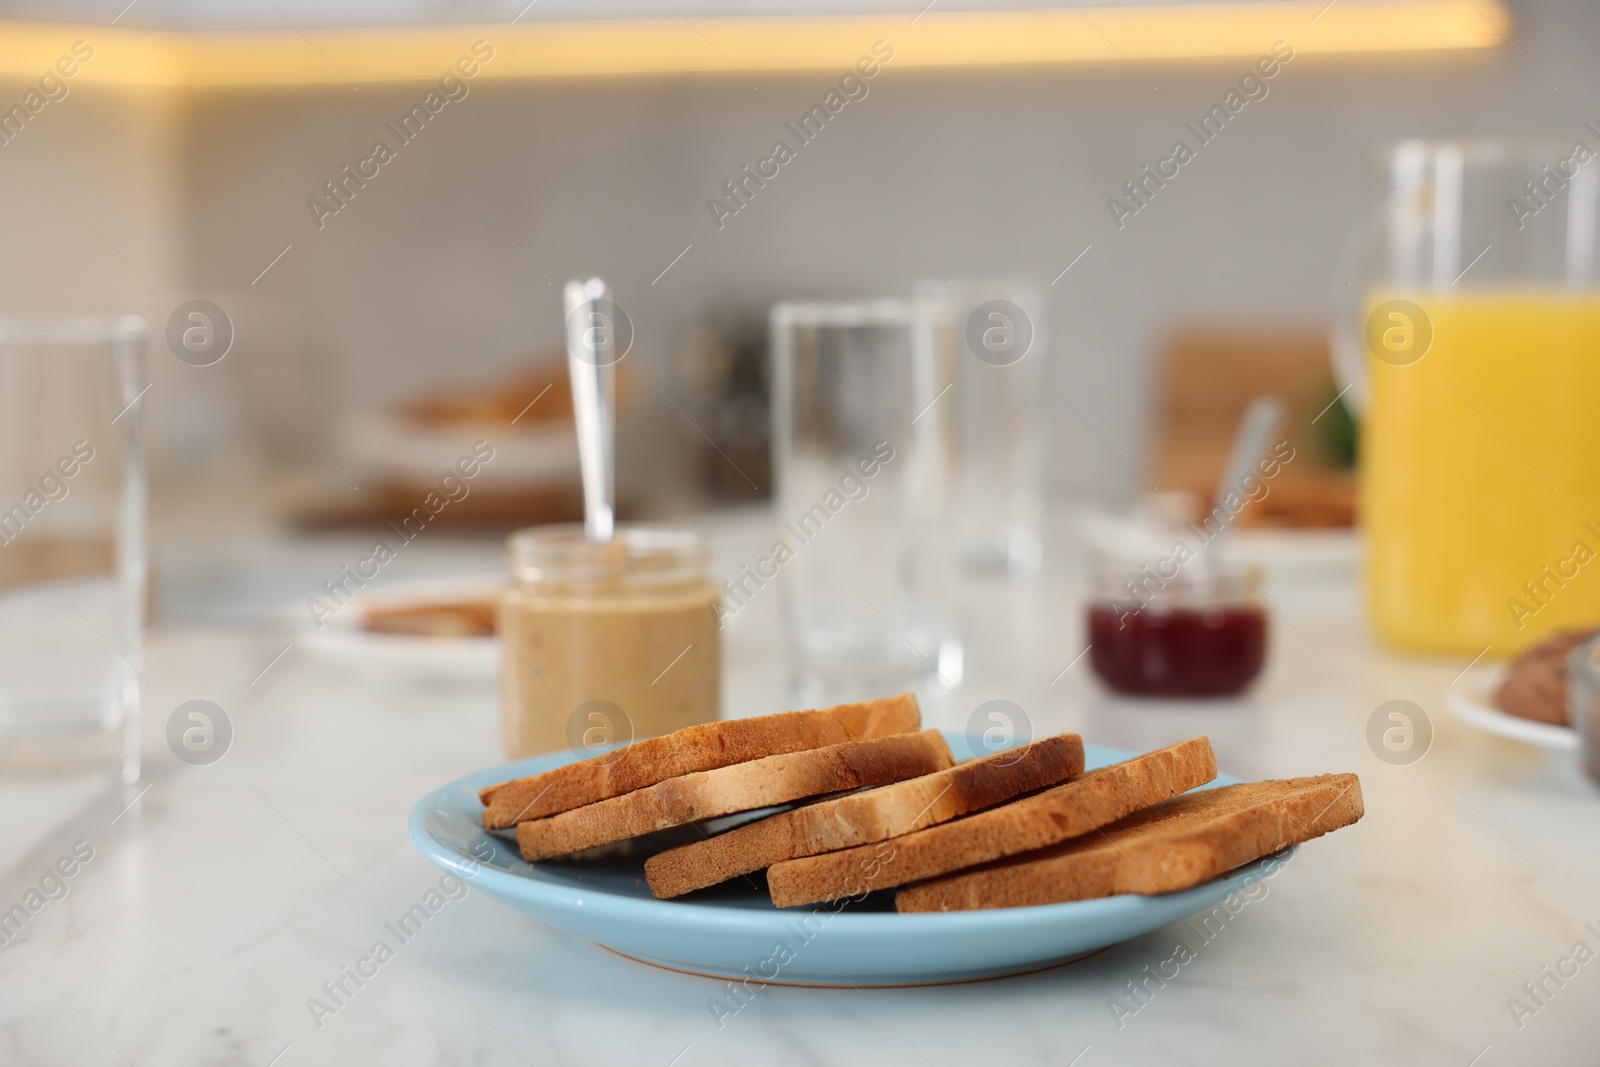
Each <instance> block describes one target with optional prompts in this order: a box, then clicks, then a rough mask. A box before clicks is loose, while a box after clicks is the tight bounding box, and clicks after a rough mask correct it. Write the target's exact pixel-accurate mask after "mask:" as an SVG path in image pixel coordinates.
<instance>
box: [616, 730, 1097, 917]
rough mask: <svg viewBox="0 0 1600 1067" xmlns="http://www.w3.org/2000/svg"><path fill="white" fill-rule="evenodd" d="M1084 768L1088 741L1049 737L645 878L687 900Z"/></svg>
mask: <svg viewBox="0 0 1600 1067" xmlns="http://www.w3.org/2000/svg"><path fill="white" fill-rule="evenodd" d="M1082 770H1083V740H1082V739H1081V738H1079V737H1078V735H1077V734H1062V735H1060V736H1058V737H1047V738H1043V739H1042V740H1039V741H1035V742H1033V743H1032V744H1029V745H1025V746H1022V747H1021V748H1014V749H1008V750H1006V751H1004V752H998V753H995V754H994V755H992V756H986V757H984V758H983V759H974V760H968V761H967V762H965V763H958V764H956V765H955V766H954V767H950V768H947V769H946V770H942V771H935V772H934V773H932V774H925V775H923V776H922V777H920V778H912V779H909V780H907V781H903V782H897V783H895V784H894V785H885V786H880V787H879V788H877V789H869V790H867V791H865V792H862V793H855V794H852V795H850V796H845V797H839V798H837V799H835V800H823V801H819V802H817V803H815V804H808V805H806V806H804V807H801V808H796V809H795V810H793V811H786V812H783V813H781V814H778V815H773V816H771V817H770V818H766V819H762V820H760V821H759V822H753V823H747V824H746V825H744V826H740V827H738V828H736V829H733V830H729V831H728V832H727V833H723V834H718V835H717V836H716V837H711V838H707V839H706V840H704V841H696V842H694V843H693V844H689V845H684V846H683V847H681V848H674V849H669V850H668V851H666V852H662V853H659V854H657V855H655V856H652V857H650V859H649V860H647V861H646V862H645V865H644V873H645V878H646V879H648V880H649V883H650V889H651V892H653V893H655V895H656V896H657V897H659V898H660V899H663V900H665V899H667V898H669V897H676V896H682V895H683V894H684V893H688V892H692V891H693V890H696V889H704V888H705V887H706V886H710V885H716V884H717V883H718V882H724V881H727V880H728V879H729V878H735V877H737V876H739V875H741V874H749V873H750V872H751V871H758V870H760V869H761V868H763V867H769V866H771V865H772V864H774V863H777V862H779V861H780V860H787V859H794V858H796V857H800V856H813V855H816V854H817V853H819V852H831V851H834V850H835V849H841V848H849V847H850V846H852V845H861V844H866V843H869V842H873V841H882V840H884V839H886V838H891V837H899V836H901V835H902V834H907V833H910V832H911V831H913V830H919V829H922V828H923V827H926V826H933V825H936V824H938V823H942V822H948V821H949V820H951V819H954V818H956V817H957V816H960V815H965V814H967V813H968V812H971V811H977V810H978V809H980V808H987V807H990V806H991V805H994V804H999V803H1001V802H1003V801H1006V800H1010V799H1011V798H1012V797H1015V796H1020V795H1021V794H1023V793H1030V792H1032V791H1033V790H1035V789H1041V788H1043V787H1045V786H1049V785H1054V784H1056V783H1057V782H1061V781H1064V780H1065V779H1067V778H1069V777H1071V776H1072V775H1074V774H1078V773H1079V772H1081V771H1082Z"/></svg>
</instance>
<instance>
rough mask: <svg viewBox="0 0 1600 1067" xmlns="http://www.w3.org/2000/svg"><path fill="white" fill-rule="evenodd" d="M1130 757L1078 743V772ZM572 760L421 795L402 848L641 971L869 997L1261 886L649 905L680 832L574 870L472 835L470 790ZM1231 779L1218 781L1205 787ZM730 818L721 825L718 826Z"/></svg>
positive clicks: (1055, 952)
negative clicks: (1055, 897) (975, 898)
mask: <svg viewBox="0 0 1600 1067" xmlns="http://www.w3.org/2000/svg"><path fill="white" fill-rule="evenodd" d="M945 736H946V737H947V739H948V740H949V742H950V748H951V750H952V751H953V752H954V753H955V755H956V756H957V758H961V759H965V758H967V757H970V756H971V755H972V754H973V747H972V745H971V744H970V743H969V740H968V739H967V738H966V737H964V736H961V735H958V734H946V735H945ZM1134 755H1136V753H1133V752H1128V751H1124V750H1123V749H1117V748H1107V747H1104V746H1101V745H1087V746H1085V756H1086V762H1087V764H1088V766H1090V767H1100V766H1104V765H1105V764H1108V763H1116V762H1117V761H1119V760H1124V759H1128V758H1130V757H1132V756H1134ZM575 759H576V757H575V756H573V755H571V754H569V753H552V754H549V755H545V756H537V757H534V758H533V759H526V760H521V761H519V762H517V763H508V764H505V765H503V766H500V767H494V768H491V769H490V770H486V771H479V772H478V773H477V774H469V775H467V776H466V777H465V778H460V779H457V780H456V781H454V782H451V783H450V784H449V785H447V786H444V787H443V788H440V789H436V790H434V791H433V792H432V793H430V794H428V795H427V796H426V797H424V798H423V799H422V802H421V803H419V804H418V805H417V806H416V808H415V809H413V810H412V812H411V823H410V831H411V840H412V842H413V843H414V844H415V845H416V846H417V849H418V850H419V851H420V852H421V853H422V854H423V855H424V856H426V857H427V858H428V860H429V861H430V862H432V863H433V864H435V865H436V866H438V867H440V868H442V869H444V870H446V871H449V872H451V873H453V874H456V875H458V876H461V877H463V878H469V879H470V880H471V885H472V887H473V888H474V889H478V890H481V891H483V892H484V893H485V894H487V895H488V896H491V897H493V898H494V899H495V900H498V901H500V902H501V903H502V904H505V905H507V906H509V907H512V908H515V909H516V910H517V911H520V912H524V913H526V914H528V915H531V916H533V917H534V918H535V919H538V920H539V921H540V922H542V923H545V924H546V925H549V926H554V927H555V928H556V929H558V930H565V931H567V932H568V933H572V934H577V935H578V936H579V937H582V938H587V939H588V940H590V941H593V942H595V943H596V944H598V945H601V946H603V947H605V948H609V949H612V950H614V951H616V952H620V953H622V954H623V955H626V956H631V957H633V958H634V959H639V960H643V961H644V962H646V963H653V964H656V965H657V966H661V967H670V968H674V969H676V970H682V971H692V972H694V973H697V974H705V975H710V976H713V977H717V978H733V979H740V980H743V979H745V978H755V979H756V980H757V981H763V982H776V983H780V984H794V985H840V986H842V985H850V984H854V985H861V986H868V985H878V986H881V985H915V984H921V983H933V982H959V981H969V980H972V979H977V978H993V977H996V976H999V975H1006V974H1020V973H1022V972H1025V971H1032V970H1038V969H1040V968H1044V967H1050V966H1054V965H1055V964H1058V963H1065V962H1066V961H1068V960H1071V959H1075V958H1077V957H1079V956H1083V955H1086V954H1088V953H1090V952H1094V951H1096V950H1098V949H1102V948H1105V947H1107V946H1109V945H1114V944H1116V943H1118V942H1119V941H1126V940H1128V939H1129V938H1132V937H1138V936H1139V935H1141V934H1146V933H1149V932H1150V931H1152V930H1157V929H1159V928H1161V927H1163V926H1166V925H1167V924H1168V923H1172V922H1177V921H1178V920H1179V919H1182V918H1184V917H1185V916H1188V915H1192V914H1194V913H1195V912H1197V911H1202V910H1204V909H1206V908H1209V907H1211V906H1212V905H1214V904H1216V903H1217V902H1218V901H1220V900H1222V899H1223V898H1224V897H1226V896H1227V895H1228V894H1229V893H1232V892H1234V891H1235V890H1237V889H1239V888H1240V887H1242V886H1243V885H1245V884H1246V883H1247V882H1249V881H1253V880H1254V879H1255V878H1257V877H1260V875H1261V873H1262V872H1261V868H1262V867H1263V866H1264V865H1265V864H1266V863H1267V862H1268V861H1269V859H1270V857H1269V858H1267V859H1261V860H1257V861H1256V862H1254V863H1250V864H1246V865H1245V866H1243V867H1239V868H1236V869H1235V870H1233V871H1230V872H1229V873H1227V874H1225V875H1223V876H1222V877H1220V878H1215V879H1213V880H1212V881H1210V882H1207V883H1205V884H1204V885H1200V886H1196V887H1195V888H1193V889H1186V890H1184V891H1182V892H1179V893H1166V894H1162V895H1159V896H1143V895H1132V894H1130V895H1124V896H1115V897H1106V898H1104V899H1101V900H1083V901H1075V902H1073V903H1070V904H1046V905H1041V906H1038V907H1029V908H1000V909H995V910H992V911H962V912H944V913H933V914H911V915H901V914H899V913H897V912H895V911H894V894H893V891H892V890H891V891H887V892H881V893H873V894H871V895H869V896H868V897H866V898H865V899H864V900H860V901H855V902H850V903H846V904H845V905H844V906H842V907H840V906H839V905H836V904H834V905H813V906H810V907H800V908H788V909H785V910H781V911H780V910H778V909H777V908H774V907H773V906H772V902H771V901H770V900H769V899H768V897H767V895H766V893H765V884H764V882H763V876H762V875H759V874H758V875H754V876H752V877H751V878H748V879H734V880H733V881H732V882H729V883H726V884H724V885H722V886H719V887H716V888H714V889H709V890H704V891H702V892H699V893H694V894H691V895H690V896H688V897H684V898H681V899H679V900H657V899H655V897H654V896H652V895H651V893H650V887H649V886H648V885H646V884H645V880H644V859H645V857H646V856H648V855H650V854H652V853H653V852H655V851H658V850H660V849H661V848H665V847H670V846H671V845H673V844H681V843H684V842H686V841H689V840H694V839H696V838H697V837H698V836H699V833H698V831H696V830H694V829H693V828H692V827H684V828H682V831H683V832H684V833H686V834H687V836H684V835H683V834H682V833H678V832H677V831H670V830H669V831H663V833H662V834H654V835H651V837H650V838H641V839H638V840H637V841H635V842H625V843H623V844H622V845H619V846H611V847H609V848H608V849H607V850H604V851H602V850H598V849H597V850H594V851H593V852H591V853H589V854H587V855H586V856H585V858H584V860H582V861H564V862H555V863H540V864H537V865H535V864H529V863H526V862H524V861H523V860H522V858H521V857H520V856H519V855H518V854H517V848H516V843H515V842H514V841H511V840H509V839H506V838H502V837H498V836H496V835H494V834H490V833H488V832H487V831H485V830H484V829H483V826H482V823H481V816H482V812H483V808H482V805H480V804H479V802H478V790H480V789H482V788H483V787H484V786H487V785H493V784H494V783H496V782H504V781H506V780H507V779H510V778H518V777H521V776H523V775H529V774H537V773H539V772H540V771H547V770H549V769H550V768H552V767H558V766H560V765H561V764H563V763H570V762H573V761H574V760H575ZM1238 780H1239V779H1237V778H1234V777H1232V776H1231V775H1226V774H1223V775H1219V776H1218V777H1217V781H1216V782H1214V783H1212V784H1213V785H1224V784H1227V783H1229V782H1236V781H1238ZM1207 788H1209V787H1207ZM746 818H747V817H746ZM735 821H738V820H724V822H725V823H726V824H728V825H732V824H733V823H734V822H735ZM674 834H677V835H678V836H676V837H673V836H672V835H674Z"/></svg>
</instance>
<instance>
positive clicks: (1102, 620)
mask: <svg viewBox="0 0 1600 1067" xmlns="http://www.w3.org/2000/svg"><path fill="white" fill-rule="evenodd" d="M1089 645H1090V648H1089V663H1090V664H1091V665H1092V666H1093V667H1094V672H1095V673H1096V674H1098V675H1099V676H1100V678H1101V679H1102V680H1103V681H1104V682H1105V683H1106V685H1108V686H1110V687H1111V688H1112V689H1114V690H1116V691H1117V692H1119V693H1132V694H1136V695H1139V696H1167V697H1222V696H1232V695H1234V694H1235V693H1240V692H1243V691H1244V689H1245V687H1246V686H1248V685H1249V684H1250V683H1251V682H1253V681H1255V679H1256V675H1258V674H1260V673H1261V664H1262V662H1263V661H1264V660H1265V659H1266V652H1267V620H1266V617H1265V615H1264V614H1263V613H1262V611H1261V609H1260V608H1259V607H1255V606H1251V605H1230V606H1226V607H1210V608H1202V607H1196V608H1190V607H1178V608H1170V609H1158V608H1156V607H1153V606H1152V607H1146V608H1145V609H1144V610H1142V611H1136V612H1130V611H1126V610H1122V609H1119V608H1118V607H1116V606H1114V605H1111V604H1092V605H1090V607H1089Z"/></svg>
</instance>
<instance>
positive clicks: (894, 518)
mask: <svg viewBox="0 0 1600 1067" xmlns="http://www.w3.org/2000/svg"><path fill="white" fill-rule="evenodd" d="M935 325H936V324H935V321H934V319H933V317H932V316H931V315H929V314H927V313H926V311H925V310H924V309H921V308H919V307H918V306H917V305H915V304H912V303H910V302H907V301H900V300H872V301H861V302H853V303H804V304H802V303H784V304H778V305H776V306H775V307H774V308H773V309H772V314H771V331H772V359H773V405H772V411H773V416H772V419H773V422H772V425H773V435H772V437H773V462H774V468H775V475H776V492H775V494H774V497H775V508H776V511H777V514H776V518H777V520H778V523H779V526H778V531H777V533H778V540H777V541H776V542H775V543H774V545H773V548H772V552H771V554H770V555H769V556H767V557H764V559H763V560H760V561H757V562H756V564H755V567H754V574H755V577H756V580H757V581H760V580H762V578H763V576H764V577H765V578H774V577H777V578H779V582H780V585H781V587H782V589H783V596H784V608H785V616H786V622H787V627H788V635H789V645H790V650H791V654H792V661H793V664H794V667H795V685H796V690H797V692H798V694H799V695H800V696H801V697H803V698H806V699H812V700H817V701H827V700H848V699H853V698H857V697H860V696H868V695H881V694H882V693H884V692H892V691H894V689H896V688H904V687H906V686H907V685H916V684H918V683H919V682H926V681H933V682H935V683H936V684H942V685H945V686H954V685H956V684H958V683H959V682H960V678H961V669H962V668H961V644H960V641H959V640H958V639H957V638H956V637H955V635H954V632H953V627H952V625H951V623H950V613H949V608H948V604H947V602H946V597H945V583H946V581H947V576H948V572H949V564H948V559H947V547H946V546H947V539H946V530H945V526H944V518H945V490H946V487H945V457H946V451H947V445H946V434H947V424H946V422H945V415H944V413H943V412H942V410H941V409H940V405H939V404H938V403H936V401H937V399H938V394H939V391H940V390H941V389H942V387H943V385H944V384H945V383H946V381H947V380H948V379H947V377H946V375H945V373H944V372H943V371H942V369H941V367H940V366H939V362H940V352H939V348H938V345H937V343H936V337H935ZM746 584H747V585H749V584H750V583H746ZM751 592H752V593H753V592H754V588H753V585H752V586H751Z"/></svg>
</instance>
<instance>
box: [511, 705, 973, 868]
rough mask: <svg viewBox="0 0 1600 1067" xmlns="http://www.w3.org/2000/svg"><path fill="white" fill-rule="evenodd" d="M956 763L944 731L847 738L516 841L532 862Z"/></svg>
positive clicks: (558, 822)
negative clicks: (855, 738) (946, 741)
mask: <svg viewBox="0 0 1600 1067" xmlns="http://www.w3.org/2000/svg"><path fill="white" fill-rule="evenodd" d="M954 762H955V760H954V758H953V757H952V756H951V755H950V746H949V745H948V744H946V743H945V740H944V738H943V737H942V736H940V734H939V731H937V730H924V731H922V732H921V733H915V734H893V735H890V736H888V737H879V738H876V739H874V740H871V741H847V742H845V743H844V744H841V745H829V746H828V747H826V748H818V749H812V750H809V751H806V752H790V753H785V754H784V755H781V756H768V757H766V758H765V759H758V760H751V761H749V762H747V763H742V764H738V765H736V766H732V767H719V768H717V769H716V770H711V771H699V772H697V773H694V774H686V775H683V776H682V777H678V778H670V779H668V780H667V781H665V782H660V783H658V784H656V785H652V786H648V787H646V788H644V789H639V790H635V791H634V792H632V793H628V794H626V795H624V796H620V797H613V798H611V799H610V800H602V801H600V802H599V803H598V804H589V805H587V806H585V807H582V808H576V809H574V810H572V811H566V812H562V813H561V814H559V815H552V816H551V817H550V818H548V819H535V820H533V821H531V822H522V823H518V824H517V844H518V846H519V847H520V848H521V849H522V858H523V859H525V860H528V861H530V862H532V861H535V860H542V859H549V858H551V857H552V856H563V855H566V854H567V853H569V852H578V851H581V850H583V849H586V848H593V847H594V846H595V845H603V844H606V843H607V842H610V841H621V840H622V839H624V838H628V837H638V836H639V835H641V834H647V833H651V832H653V831H656V830H665V829H666V828H667V827H669V826H681V825H683V824H684V823H691V822H699V821H701V820H703V819H714V818H717V817H718V816H722V815H733V814H735V813H737V812H741V811H754V810H755V809H757V808H765V807H771V806H772V805H774V804H787V803H789V802H790V801H793V800H800V799H802V798H804V797H815V796H822V795H824V794H827V793H838V792H842V791H844V790H847V789H859V788H861V787H862V786H870V785H881V784H882V783H884V782H899V781H903V780H904V779H907V778H915V777H918V776H919V775H924V774H929V773H931V772H933V771H938V770H943V769H944V768H946V767H948V766H950V765H951V764H952V763H954Z"/></svg>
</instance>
